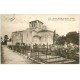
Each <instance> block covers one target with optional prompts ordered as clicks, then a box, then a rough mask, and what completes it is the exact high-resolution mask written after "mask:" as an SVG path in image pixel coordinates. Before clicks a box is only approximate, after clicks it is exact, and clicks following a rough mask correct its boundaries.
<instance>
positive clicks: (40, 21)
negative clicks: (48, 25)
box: [29, 20, 44, 24]
mask: <svg viewBox="0 0 80 80" xmlns="http://www.w3.org/2000/svg"><path fill="white" fill-rule="evenodd" d="M35 21H39V22H41V21H40V20H34V21H30V22H29V23H31V22H35ZM41 23H42V24H44V23H43V22H41Z"/></svg>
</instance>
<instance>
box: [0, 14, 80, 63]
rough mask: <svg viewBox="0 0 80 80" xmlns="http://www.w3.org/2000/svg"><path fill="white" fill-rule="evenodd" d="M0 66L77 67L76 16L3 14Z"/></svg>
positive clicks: (78, 22)
mask: <svg viewBox="0 0 80 80" xmlns="http://www.w3.org/2000/svg"><path fill="white" fill-rule="evenodd" d="M0 16H1V17H0V18H1V64H79V33H80V31H79V30H80V28H79V27H80V15H79V14H2V15H0Z"/></svg>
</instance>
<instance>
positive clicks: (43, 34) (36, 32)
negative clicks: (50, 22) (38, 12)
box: [12, 20, 56, 45]
mask: <svg viewBox="0 0 80 80" xmlns="http://www.w3.org/2000/svg"><path fill="white" fill-rule="evenodd" d="M55 36H56V33H55V31H50V30H48V29H47V27H46V26H45V25H44V23H43V22H41V21H39V20H34V21H31V22H29V28H27V29H26V30H23V31H15V32H12V45H15V44H16V43H25V44H27V45H33V44H35V43H36V44H41V45H42V44H49V45H50V44H53V42H54V38H55Z"/></svg>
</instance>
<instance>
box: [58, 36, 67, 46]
mask: <svg viewBox="0 0 80 80" xmlns="http://www.w3.org/2000/svg"><path fill="white" fill-rule="evenodd" d="M65 42H66V37H65V36H60V37H59V38H58V39H57V41H56V44H58V45H64V44H65Z"/></svg>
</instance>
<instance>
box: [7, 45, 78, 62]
mask: <svg viewBox="0 0 80 80" xmlns="http://www.w3.org/2000/svg"><path fill="white" fill-rule="evenodd" d="M8 47H9V48H10V49H12V50H13V51H17V52H19V53H21V54H24V55H27V56H28V58H29V59H31V60H33V61H35V62H37V63H65V62H66V63H67V62H68V63H69V62H70V63H79V55H78V54H76V53H78V51H79V48H78V46H74V47H72V46H68V47H67V48H65V47H64V46H59V45H57V46H53V45H48V44H46V45H45V44H43V45H38V44H35V45H33V46H31V45H9V46H8Z"/></svg>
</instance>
